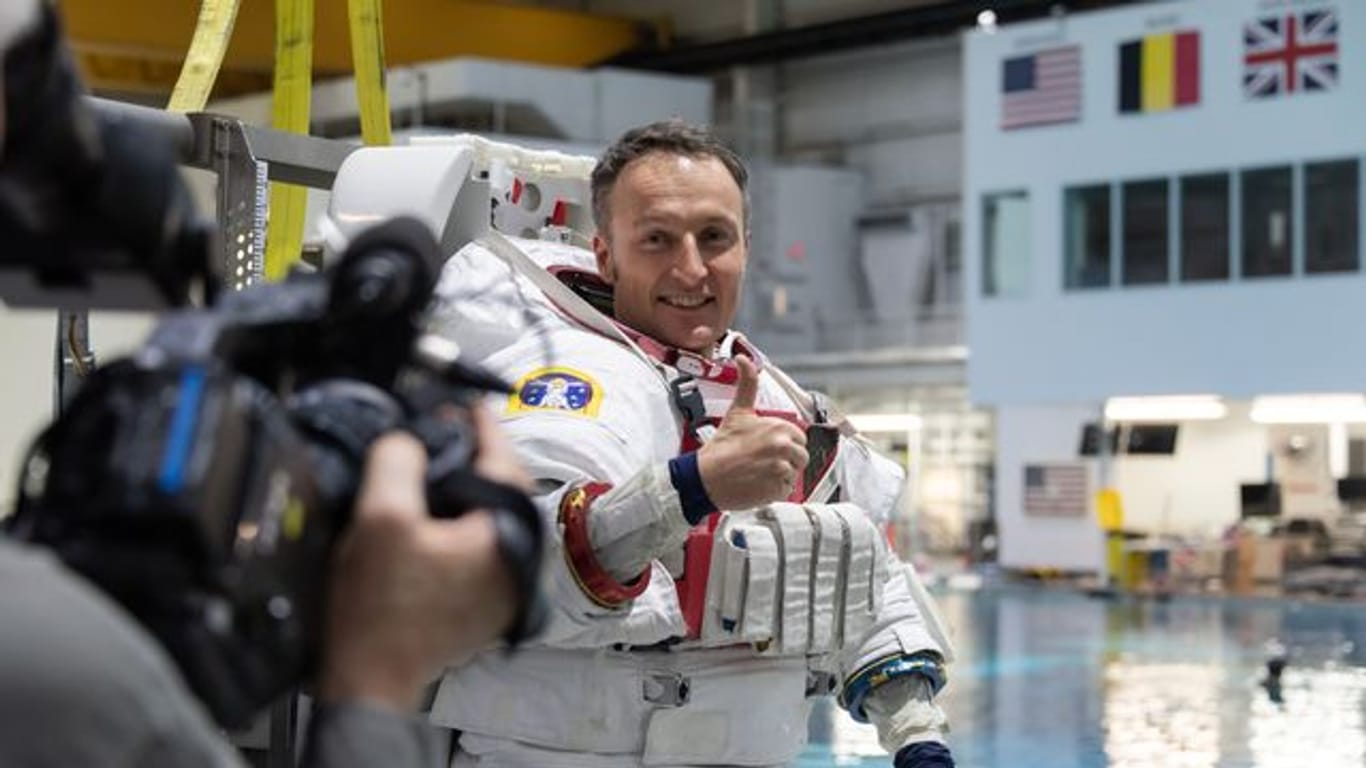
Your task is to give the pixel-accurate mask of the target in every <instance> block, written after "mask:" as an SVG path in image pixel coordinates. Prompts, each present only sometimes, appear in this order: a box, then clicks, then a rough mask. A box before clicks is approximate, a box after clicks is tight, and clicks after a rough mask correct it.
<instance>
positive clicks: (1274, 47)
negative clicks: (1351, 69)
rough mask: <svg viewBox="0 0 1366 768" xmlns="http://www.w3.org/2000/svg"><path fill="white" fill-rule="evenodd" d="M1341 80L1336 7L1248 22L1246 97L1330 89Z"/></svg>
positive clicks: (1244, 64) (1246, 28) (1245, 69)
mask: <svg viewBox="0 0 1366 768" xmlns="http://www.w3.org/2000/svg"><path fill="white" fill-rule="evenodd" d="M1337 83H1338V15H1337V12H1336V11H1333V10H1323V9H1321V10H1315V11H1304V12H1302V13H1292V14H1289V15H1286V16H1271V17H1266V18H1261V19H1257V20H1256V21H1251V22H1248V23H1247V24H1245V25H1244V26H1243V95H1244V96H1246V97H1247V98H1249V99H1266V98H1272V97H1275V96H1280V95H1283V94H1287V93H1294V92H1295V91H1325V90H1329V89H1331V88H1333V87H1335V86H1336V85H1337Z"/></svg>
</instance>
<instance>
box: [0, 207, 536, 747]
mask: <svg viewBox="0 0 1366 768" xmlns="http://www.w3.org/2000/svg"><path fill="white" fill-rule="evenodd" d="M438 255H439V254H438V250H437V245H436V243H435V241H434V239H433V238H432V235H431V234H430V232H429V231H428V230H427V228H426V227H425V226H424V225H422V224H420V223H419V222H417V221H415V220H410V219H398V220H393V221H390V222H388V223H386V224H384V225H381V226H379V227H377V228H375V229H372V230H370V231H368V232H365V233H363V234H362V235H361V236H360V237H358V238H357V239H356V240H355V242H354V243H353V244H352V245H351V247H350V248H349V249H348V250H347V252H346V253H345V254H344V255H343V256H342V258H341V261H340V263H339V264H338V265H337V266H336V267H335V268H334V269H332V270H330V271H329V272H328V273H323V274H295V275H293V276H291V277H290V278H289V279H287V280H286V281H284V282H282V283H278V284H266V285H260V286H257V287H254V288H249V289H247V290H246V291H243V292H240V293H235V294H230V295H228V296H226V297H225V300H224V301H223V303H222V304H221V305H220V306H218V307H217V308H215V309H213V310H208V311H182V312H178V313H175V314H172V315H170V316H168V317H167V318H165V319H164V320H163V321H162V322H161V323H160V325H159V326H158V327H157V328H156V329H155V330H154V331H153V333H152V336H151V339H150V340H149V342H148V343H147V344H146V345H145V346H144V347H143V348H141V349H140V350H139V351H138V352H137V353H136V354H134V355H133V356H132V357H131V358H127V359H124V360H119V361H115V362H113V363H111V364H110V365H107V366H105V367H103V368H101V369H99V370H98V371H96V372H95V373H94V374H93V375H92V376H91V377H90V378H89V379H88V380H87V381H86V383H85V384H84V386H83V387H82V389H81V390H80V392H79V393H78V394H77V396H76V397H75V398H74V399H73V401H72V402H71V403H70V405H69V407H68V408H67V409H66V411H65V413H64V414H63V415H62V417H61V418H59V419H58V420H57V421H56V422H55V423H54V424H53V425H52V426H51V427H50V428H49V429H48V430H47V431H46V432H45V433H44V434H43V435H42V436H41V437H40V438H39V439H38V441H37V443H36V445H35V447H34V450H33V451H32V453H31V455H30V457H29V459H28V461H27V463H26V465H25V468H24V471H23V473H22V480H21V489H20V495H19V504H18V508H17V510H16V513H15V516H14V518H13V520H12V521H11V522H10V530H11V532H12V533H13V534H14V535H16V536H18V537H20V538H23V539H27V540H30V541H34V542H36V543H40V544H43V545H45V546H47V547H50V548H52V549H53V550H54V551H56V552H57V553H58V554H59V555H60V556H61V557H62V559H63V560H65V561H66V562H67V563H68V565H70V566H71V567H73V568H74V569H76V570H77V571H79V572H81V573H83V574H84V575H86V576H87V577H88V578H89V579H90V580H91V581H93V582H94V583H96V584H98V585H100V586H101V587H102V588H103V589H105V590H106V591H108V592H109V593H110V594H112V595H113V596H114V597H115V598H117V599H118V600H119V601H120V602H121V603H122V604H123V605H124V606H125V607H127V608H128V609H129V610H130V611H131V612H132V613H133V614H134V615H136V616H137V617H138V618H139V619H140V620H141V621H142V622H143V623H144V624H145V625H146V626H147V627H148V628H150V629H151V630H152V632H153V633H154V634H155V635H157V636H158V638H159V639H160V640H161V641H162V642H163V643H164V644H165V646H166V647H167V649H168V650H169V651H170V652H171V654H172V655H173V656H174V657H175V658H176V660H177V661H178V662H179V665H180V667H181V669H182V670H183V671H184V673H185V674H186V677H187V679H188V681H189V683H190V685H191V687H192V688H194V689H195V691H196V693H197V694H198V695H199V696H200V697H201V698H202V699H203V700H204V701H205V702H206V703H207V704H208V706H209V708H210V710H211V711H212V712H213V713H214V714H215V716H216V717H217V718H218V719H219V721H220V722H222V723H224V724H225V725H234V726H235V725H239V724H242V723H244V722H245V721H246V720H247V719H248V718H249V717H250V716H251V714H252V713H254V712H255V711H257V710H258V709H259V708H260V707H261V706H263V705H264V704H266V703H268V702H269V701H270V700H271V699H273V698H274V697H275V696H278V695H279V694H280V693H281V692H283V691H284V690H286V689H288V688H289V687H291V686H292V685H295V684H297V683H299V682H300V681H301V680H303V679H305V678H306V677H307V676H308V674H309V673H310V672H311V671H312V670H313V669H314V667H315V665H316V658H315V657H314V649H316V648H317V647H318V641H319V637H318V634H319V631H320V627H321V616H322V610H323V602H324V595H325V589H324V587H325V580H326V576H327V562H328V557H329V554H330V552H331V549H332V544H333V542H334V541H335V539H336V537H337V535H338V534H339V532H340V531H341V530H342V529H343V528H344V527H345V526H346V523H347V520H348V517H349V515H350V510H351V504H352V502H353V501H354V498H355V495H356V491H357V484H358V478H359V477H360V474H361V468H362V466H363V463H364V459H365V452H366V450H367V448H368V446H369V444H370V443H371V442H372V441H373V440H374V439H375V438H377V437H378V436H379V435H381V434H383V433H384V432H386V431H389V430H392V429H399V428H403V429H410V430H412V431H413V432H415V433H416V434H418V435H419V436H420V437H421V438H422V439H423V440H424V442H425V443H426V445H427V448H428V450H429V452H430V453H432V454H433V457H434V458H433V460H432V462H431V465H432V467H433V468H434V469H438V470H439V471H440V472H441V473H442V476H433V477H430V478H429V496H431V497H432V498H431V507H432V510H433V513H434V514H439V515H447V516H452V515H457V514H459V513H461V512H463V511H464V510H465V509H467V508H468V507H469V506H470V504H472V503H476V502H481V501H482V502H485V503H489V504H491V505H494V506H497V507H499V508H500V509H506V508H508V507H514V506H517V503H516V501H515V500H514V501H509V499H508V498H507V497H506V496H497V495H496V494H494V496H495V497H496V498H495V497H483V498H481V497H480V496H479V494H480V490H481V489H484V490H487V489H488V488H489V487H490V486H491V485H492V484H489V483H487V481H484V482H482V483H481V482H480V481H478V480H477V479H476V478H474V476H473V475H472V474H471V473H469V472H468V467H469V465H470V463H471V460H472V458H473V456H474V454H475V451H476V447H477V446H476V445H475V438H474V435H473V433H472V432H471V431H470V428H469V426H468V424H467V422H466V421H465V420H464V419H463V418H462V415H463V412H464V410H463V409H464V407H465V406H467V405H468V402H469V398H470V397H471V396H472V395H473V394H474V393H476V392H477V391H478V389H479V388H484V387H492V386H496V385H497V382H495V381H492V380H489V379H481V378H479V377H478V375H477V374H476V373H475V372H472V371H469V370H468V369H464V368H461V367H459V366H454V367H452V366H449V365H446V366H444V367H443V366H441V365H439V364H434V363H433V361H430V360H421V359H419V358H415V357H414V356H413V355H412V350H413V349H414V348H415V346H416V342H417V339H418V337H419V335H420V333H421V327H420V323H421V319H422V311H423V310H424V309H425V306H426V303H427V300H428V298H429V296H430V294H431V290H432V288H433V285H434V281H435V269H434V265H435V264H436V263H437V261H436V259H437V256H438ZM448 406H453V407H448ZM452 486H458V490H455V491H454V492H452ZM504 493H505V494H506V495H507V496H510V495H511V493H510V492H509V491H506V489H504ZM504 514H508V513H507V512H505V513H504ZM517 514H519V515H520V518H519V519H520V520H521V522H522V523H524V524H526V525H523V526H521V527H522V528H523V529H524V533H534V534H539V524H538V522H537V521H534V520H531V519H527V513H526V508H525V507H522V508H521V509H520V511H519V512H518V513H517ZM533 514H534V512H533ZM525 548H526V549H527V550H528V551H527V552H526V553H525V554H527V555H529V556H530V557H531V558H537V559H538V558H539V540H537V541H535V542H532V541H530V540H528V541H527V542H526V547H525Z"/></svg>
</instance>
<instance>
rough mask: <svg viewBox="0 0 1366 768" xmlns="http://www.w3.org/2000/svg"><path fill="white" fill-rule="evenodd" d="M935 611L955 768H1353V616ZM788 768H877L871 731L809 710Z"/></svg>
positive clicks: (1104, 603)
mask: <svg viewBox="0 0 1366 768" xmlns="http://www.w3.org/2000/svg"><path fill="white" fill-rule="evenodd" d="M939 600H940V605H941V608H942V610H943V613H944V617H945V619H946V620H947V621H948V623H949V624H950V625H951V626H952V627H953V629H954V633H955V635H954V636H955V642H956V644H957V646H958V660H957V661H956V663H955V664H954V665H953V667H952V670H951V677H950V682H949V686H948V688H946V689H945V691H944V693H943V694H942V695H941V702H942V703H943V705H944V708H945V710H946V711H947V713H948V716H949V720H950V723H951V725H952V729H953V730H952V733H951V734H950V736H949V744H950V746H951V747H952V749H953V752H954V756H955V758H956V760H957V762H958V765H959V766H961V767H962V768H993V767H995V766H1009V767H1010V768H1105V767H1109V768H1159V767H1160V768H1292V767H1293V768H1366V606H1364V605H1360V604H1345V603H1337V604H1325V603H1310V602H1299V601H1290V600H1267V599H1238V598H1228V599H1216V598H1203V597H1185V598H1182V597H1178V598H1173V599H1172V600H1170V601H1167V602H1158V601H1154V600H1151V599H1147V600H1141V599H1116V600H1103V599H1098V598H1092V597H1087V596H1085V595H1082V594H1078V593H1073V592H1065V591H1055V590H1042V589H1037V590H1035V589H1025V588H1002V589H992V590H987V591H982V592H975V593H974V592H950V593H945V594H942V595H940V596H939ZM1277 645H1279V646H1281V648H1282V649H1283V651H1282V652H1283V653H1284V654H1285V655H1286V657H1287V658H1288V665H1287V666H1286V668H1285V671H1284V673H1283V674H1282V676H1281V685H1280V688H1279V690H1277V689H1276V688H1275V686H1273V685H1268V684H1267V683H1266V681H1267V672H1266V661H1267V659H1268V656H1269V655H1272V654H1275V653H1276V652H1277V651H1276V646H1277ZM797 765H798V766H799V767H800V768H817V767H821V768H824V767H825V766H875V765H876V766H889V765H890V760H889V759H888V758H887V757H886V756H885V755H881V753H880V750H879V749H878V747H877V739H876V735H875V734H874V733H873V732H872V729H871V727H869V726H857V725H855V724H853V723H852V721H850V720H849V719H848V717H847V716H846V715H844V714H843V713H842V712H836V711H834V710H833V707H830V706H828V705H820V706H818V707H817V709H816V711H815V712H813V714H812V737H811V744H810V746H809V747H808V748H807V750H806V751H805V752H804V753H803V754H802V757H801V758H800V760H799V761H798V762H797Z"/></svg>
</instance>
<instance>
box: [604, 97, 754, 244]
mask: <svg viewBox="0 0 1366 768" xmlns="http://www.w3.org/2000/svg"><path fill="white" fill-rule="evenodd" d="M653 152H663V153H665V154H671V155H682V156H684V157H692V158H706V157H714V158H716V159H717V160H719V161H721V164H722V165H724V166H725V167H726V170H727V171H729V172H730V175H731V178H733V179H735V184H736V185H737V186H738V187H740V196H741V199H742V200H743V203H742V204H743V206H744V209H743V213H744V227H745V237H746V239H748V237H749V171H747V170H746V169H745V163H744V161H743V160H741V159H740V156H739V155H737V154H735V152H733V151H732V150H731V148H730V147H727V146H726V145H725V144H723V143H721V140H720V139H718V138H716V135H715V134H713V133H712V132H711V131H709V130H707V129H706V128H704V127H702V126H700V125H693V124H692V123H688V122H685V121H683V120H679V119H677V118H675V119H671V120H660V121H658V122H654V123H650V124H648V125H642V126H640V127H639V128H632V129H631V130H629V131H627V132H626V133H623V134H622V135H621V138H619V139H617V140H616V141H615V142H613V143H612V145H611V146H610V147H608V148H607V150H606V151H604V152H603V153H602V157H601V158H599V159H598V164H597V165H595V166H594V167H593V176H592V190H593V224H594V225H595V226H596V227H597V228H598V234H599V235H600V236H602V237H606V236H607V226H608V220H609V218H610V217H609V212H608V206H607V198H608V196H610V195H611V194H612V187H614V186H616V183H617V177H618V176H620V175H621V172H622V171H624V170H626V166H628V165H630V164H631V163H633V162H635V161H636V160H639V159H640V158H642V157H644V156H646V155H648V154H651V153H653Z"/></svg>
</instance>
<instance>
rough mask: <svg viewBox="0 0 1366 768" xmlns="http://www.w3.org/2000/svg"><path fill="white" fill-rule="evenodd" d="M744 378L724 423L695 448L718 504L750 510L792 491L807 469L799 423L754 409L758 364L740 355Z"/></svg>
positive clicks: (704, 480)
mask: <svg viewBox="0 0 1366 768" xmlns="http://www.w3.org/2000/svg"><path fill="white" fill-rule="evenodd" d="M735 364H736V366H737V367H738V368H739V369H740V382H739V384H738V385H737V387H736V390H735V400H734V401H732V403H731V406H730V410H728V411H726V415H725V418H723V419H722V420H721V426H720V427H719V428H718V429H717V431H716V434H715V435H714V436H713V437H712V439H711V440H709V441H707V444H706V445H703V446H702V448H701V449H699V450H698V452H697V468H698V472H699V473H700V474H701V475H702V485H703V487H705V488H706V489H707V496H709V497H710V498H711V500H712V503H713V504H715V505H716V507H717V509H750V508H753V507H759V506H763V505H765V504H770V503H772V502H775V501H782V500H784V499H786V498H787V497H788V496H789V495H791V494H792V489H793V487H794V486H795V485H796V483H797V478H798V477H799V476H800V475H801V472H802V470H803V469H805V468H806V462H807V453H806V434H805V433H803V432H802V431H801V430H800V429H798V428H797V426H796V425H794V424H792V423H791V422H788V421H785V420H783V419H779V418H775V417H772V416H760V415H759V414H757V413H755V412H754V403H755V400H756V398H757V397H758V394H759V369H758V367H757V366H755V364H754V362H753V361H752V360H750V359H749V358H747V357H737V358H736V359H735Z"/></svg>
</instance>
